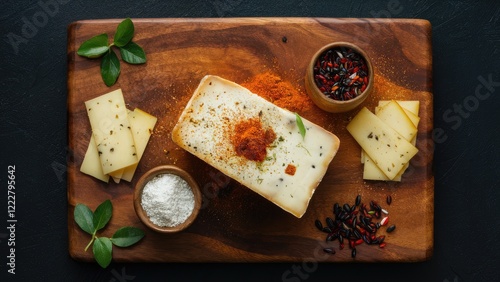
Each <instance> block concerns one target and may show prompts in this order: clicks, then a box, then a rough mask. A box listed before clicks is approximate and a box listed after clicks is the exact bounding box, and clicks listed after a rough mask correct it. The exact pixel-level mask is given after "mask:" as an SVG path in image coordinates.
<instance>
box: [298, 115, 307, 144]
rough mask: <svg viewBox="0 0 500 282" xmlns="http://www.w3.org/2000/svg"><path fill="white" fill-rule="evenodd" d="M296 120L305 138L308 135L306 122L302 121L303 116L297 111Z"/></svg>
mask: <svg viewBox="0 0 500 282" xmlns="http://www.w3.org/2000/svg"><path fill="white" fill-rule="evenodd" d="M295 122H296V123H297V126H298V127H299V131H300V135H301V136H302V138H304V137H305V136H306V127H305V126H304V123H303V122H302V118H301V117H300V116H299V114H297V113H295Z"/></svg>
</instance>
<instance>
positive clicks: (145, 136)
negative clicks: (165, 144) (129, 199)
mask: <svg viewBox="0 0 500 282" xmlns="http://www.w3.org/2000/svg"><path fill="white" fill-rule="evenodd" d="M128 118H129V121H130V127H131V128H132V135H133V136H134V143H135V148H136V150H137V158H138V159H139V160H140V159H141V158H142V154H143V153H144V151H145V150H146V146H147V145H148V142H149V138H150V137H151V134H152V133H153V129H154V127H155V124H156V121H157V118H156V117H154V116H152V115H150V114H148V113H146V112H145V111H142V110H140V109H137V108H136V109H134V111H133V112H132V111H130V112H129V113H128ZM138 164H139V163H136V164H133V165H131V166H129V167H126V168H124V169H123V175H122V177H121V178H122V179H123V180H125V181H128V182H130V181H132V177H134V174H135V170H136V169H137V165H138Z"/></svg>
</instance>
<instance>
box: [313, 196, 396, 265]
mask: <svg viewBox="0 0 500 282" xmlns="http://www.w3.org/2000/svg"><path fill="white" fill-rule="evenodd" d="M332 212H333V215H334V216H335V217H334V218H332V217H326V220H325V221H326V225H327V226H323V223H321V221H320V220H318V219H317V220H316V221H315V225H316V227H317V228H318V229H319V230H320V231H322V232H325V233H327V235H326V242H333V241H338V246H339V250H342V249H344V246H345V244H347V246H348V247H349V248H350V249H351V250H352V251H351V256H352V258H355V257H356V254H357V249H356V246H358V245H360V244H363V243H366V244H368V245H378V246H379V247H380V248H384V247H385V246H386V243H385V236H384V235H380V236H377V231H378V229H380V227H381V226H384V225H387V223H388V221H389V218H388V217H386V216H385V215H384V218H383V219H381V220H380V221H379V220H376V219H380V218H381V216H382V214H387V213H388V212H387V211H386V210H385V209H383V208H382V207H381V206H380V205H379V204H378V203H377V202H375V201H370V202H369V204H368V205H366V204H364V203H362V202H361V195H357V197H356V199H355V202H354V205H352V206H350V205H349V204H347V203H346V204H343V205H342V206H341V205H339V204H338V203H335V204H334V205H333V208H332ZM395 228H396V226H395V225H391V226H389V227H388V228H387V229H386V231H387V232H388V233H390V232H392V231H393V230H394V229H395ZM345 241H347V242H345ZM344 243H345V244H344ZM325 249H327V250H325ZM325 249H324V250H325V252H328V253H330V250H331V251H332V252H331V253H332V254H334V253H335V251H334V250H333V248H330V247H327V248H325Z"/></svg>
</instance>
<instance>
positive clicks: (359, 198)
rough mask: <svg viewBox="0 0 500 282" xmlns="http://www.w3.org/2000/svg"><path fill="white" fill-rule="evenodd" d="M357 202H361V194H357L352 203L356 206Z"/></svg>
mask: <svg viewBox="0 0 500 282" xmlns="http://www.w3.org/2000/svg"><path fill="white" fill-rule="evenodd" d="M359 204H361V195H358V196H357V197H356V202H355V203H354V205H355V206H356V207H357V206H359Z"/></svg>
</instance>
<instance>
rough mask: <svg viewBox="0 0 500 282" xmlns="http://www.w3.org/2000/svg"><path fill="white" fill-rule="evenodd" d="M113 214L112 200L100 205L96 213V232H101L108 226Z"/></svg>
mask: <svg viewBox="0 0 500 282" xmlns="http://www.w3.org/2000/svg"><path fill="white" fill-rule="evenodd" d="M112 214H113V205H112V204H111V201H110V200H106V201H104V202H102V204H100V205H99V206H98V207H97V208H96V209H95V212H94V220H93V223H94V228H95V230H96V231H97V230H99V229H101V228H103V227H104V226H106V224H107V223H108V222H109V220H110V219H111V215H112Z"/></svg>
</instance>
